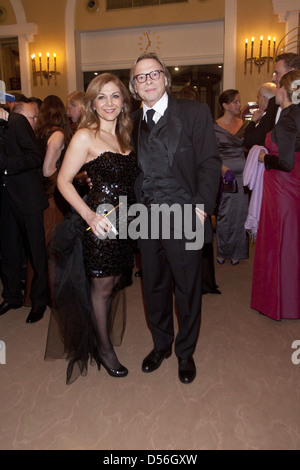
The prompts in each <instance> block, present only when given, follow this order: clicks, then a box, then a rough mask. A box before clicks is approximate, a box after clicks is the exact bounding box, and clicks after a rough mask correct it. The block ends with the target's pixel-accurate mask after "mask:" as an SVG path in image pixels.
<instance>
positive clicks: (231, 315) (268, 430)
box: [0, 246, 300, 451]
mask: <svg viewBox="0 0 300 470" xmlns="http://www.w3.org/2000/svg"><path fill="white" fill-rule="evenodd" d="M253 249H254V248H253V246H252V247H251V258H250V260H247V261H242V262H241V263H240V264H239V265H238V266H234V267H233V266H231V265H230V264H229V263H225V265H223V266H220V265H216V278H217V282H218V284H219V287H220V290H221V291H222V295H211V294H206V295H205V296H204V297H203V315H202V324H201V331H200V337H199V342H198V347H197V350H196V353H195V356H194V357H195V362H196V364H197V377H196V379H195V381H194V382H193V383H192V384H189V385H183V384H181V382H179V380H178V377H177V360H176V357H175V355H174V354H173V355H172V356H171V357H170V358H169V359H168V360H165V361H164V362H163V364H162V366H161V367H160V368H159V369H158V370H157V371H155V372H153V373H151V374H145V373H143V372H142V371H141V362H142V360H143V358H144V357H145V356H146V355H147V354H148V352H150V350H151V349H152V341H151V336H150V332H149V330H148V328H147V326H146V321H145V316H144V310H143V301H142V295H141V284H140V279H138V278H134V284H133V286H132V287H130V288H129V289H128V292H127V299H128V318H127V328H126V333H125V337H124V341H123V344H122V345H121V346H120V347H119V348H117V353H118V356H119V359H120V361H121V362H122V363H124V365H126V366H127V367H128V369H129V375H128V376H127V377H126V378H122V379H116V378H112V377H110V376H109V375H108V374H107V372H106V371H105V370H104V369H103V368H102V369H101V371H100V372H98V370H97V368H96V367H90V369H89V371H88V375H87V376H86V377H80V378H79V379H78V380H77V381H76V382H75V383H74V384H72V385H69V386H67V385H65V373H66V362H65V361H64V360H58V361H47V362H46V361H44V360H43V355H44V349H45V343H46V337H47V328H48V321H49V311H47V313H46V315H45V317H44V319H43V320H42V321H40V322H38V323H35V324H31V325H30V324H26V323H25V320H26V317H27V315H28V312H29V308H25V307H24V308H22V309H19V310H12V311H10V312H8V313H7V314H6V315H4V316H3V317H1V318H0V340H2V341H4V343H5V346H6V364H0V392H1V411H0V422H1V433H0V449H2V450H55V449H56V450H74V449H77V450H80V449H82V450H88V449H90V450H101V449H105V450H118V449H119V450H125V449H127V450H141V449H144V450H148V451H150V450H151V451H154V450H169V451H174V450H202V449H206V450H230V449H236V450H238V449H240V450H251V449H253V450H265V449H278V450H280V449H286V450H288V449H291V450H297V449H300V426H299V423H300V407H299V402H300V364H299V365H297V364H294V363H293V362H292V354H293V352H294V350H293V349H292V343H293V342H294V341H295V340H300V321H299V322H298V321H291V320H285V321H282V322H275V321H273V320H270V319H268V318H266V317H264V316H263V315H260V314H259V313H257V312H255V311H253V310H251V309H250V307H249V305H250V293H251V276H252V258H253Z"/></svg>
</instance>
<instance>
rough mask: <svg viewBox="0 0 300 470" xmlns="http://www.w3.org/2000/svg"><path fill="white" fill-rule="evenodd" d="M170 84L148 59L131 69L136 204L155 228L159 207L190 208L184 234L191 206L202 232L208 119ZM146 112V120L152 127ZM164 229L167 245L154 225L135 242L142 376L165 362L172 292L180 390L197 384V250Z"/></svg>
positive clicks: (209, 207)
mask: <svg viewBox="0 0 300 470" xmlns="http://www.w3.org/2000/svg"><path fill="white" fill-rule="evenodd" d="M170 84H171V78H170V75H169V72H168V70H167V68H166V67H165V66H164V64H163V63H162V62H161V60H160V59H159V58H158V57H157V56H156V55H155V54H153V53H150V54H144V55H142V56H140V57H139V58H138V59H137V61H136V62H135V64H134V66H133V67H132V70H131V77H130V84H129V87H130V90H131V92H132V93H133V96H134V97H135V98H137V99H141V100H142V102H143V107H142V108H140V109H139V110H138V111H136V112H135V113H134V114H133V121H134V129H133V134H132V139H133V143H134V148H135V150H136V153H137V155H138V161H139V166H140V168H141V170H142V172H141V174H140V176H139V177H138V179H137V181H136V188H135V189H136V197H137V200H138V202H140V203H142V204H143V205H144V206H146V207H147V209H148V220H147V222H148V223H149V224H150V225H151V222H153V220H154V218H155V216H157V215H158V216H159V217H160V222H161V221H165V219H166V217H167V216H166V212H168V210H166V212H164V210H162V211H161V212H160V214H157V210H158V209H157V208H158V207H159V206H160V205H162V204H165V205H166V206H165V208H166V207H167V208H170V207H172V205H174V204H176V205H179V207H180V208H181V209H182V212H184V209H185V208H186V207H187V206H189V207H190V208H192V211H193V212H191V213H192V214H193V216H192V218H193V220H190V222H191V223H192V227H193V228H192V227H190V229H191V230H194V228H195V224H196V221H197V220H196V219H197V216H196V215H195V208H196V205H197V206H198V205H202V204H203V205H204V210H203V211H200V212H198V214H199V218H200V219H202V224H204V231H205V229H206V225H207V222H204V221H205V218H206V216H207V214H211V213H212V212H213V210H214V207H215V201H216V196H217V191H218V187H219V181H220V171H221V160H220V157H219V153H218V150H217V144H216V138H215V132H214V128H213V122H212V117H211V113H210V111H209V108H208V106H207V105H206V104H203V103H200V102H198V101H191V100H177V99H174V98H172V97H170V96H168V93H167V92H168V90H169V89H170ZM147 111H150V114H151V112H152V114H153V116H152V125H151V122H150V121H151V118H149V117H148V114H147ZM147 117H148V119H147ZM174 217H175V216H174ZM156 220H157V219H156ZM168 223H169V227H168V228H170V236H169V237H167V238H166V237H165V236H164V233H163V228H162V224H161V225H160V227H159V229H158V236H155V237H152V238H151V237H150V236H148V237H145V238H141V239H140V240H139V243H140V245H139V246H140V249H141V254H142V267H143V286H144V296H145V305H146V314H147V319H148V322H149V325H150V328H151V332H152V337H153V342H154V349H153V350H152V351H151V353H150V354H149V355H148V356H147V357H146V358H145V359H144V361H143V365H142V370H143V371H144V372H152V371H154V370H156V369H157V368H158V367H159V366H160V365H161V363H162V361H163V360H164V359H166V358H168V357H169V356H170V355H171V352H172V344H173V341H174V326H173V289H174V294H175V302H176V308H177V316H178V333H177V336H176V340H175V354H176V356H177V358H178V375H179V379H180V380H181V381H182V382H183V383H190V382H192V381H193V380H194V378H195V376H196V366H195V363H194V359H193V354H194V351H195V348H196V343H197V338H198V334H199V328H200V316H201V263H202V250H201V249H200V248H201V247H199V246H198V247H197V248H196V249H190V248H187V239H186V237H185V233H181V237H180V238H178V237H177V236H176V234H175V231H174V226H175V221H174V220H173V219H172V217H169V222H168ZM197 227H198V229H199V224H198V225H197ZM208 228H209V227H208ZM196 234H197V232H196ZM148 235H149V234H148Z"/></svg>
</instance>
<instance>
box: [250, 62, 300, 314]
mask: <svg viewBox="0 0 300 470" xmlns="http://www.w3.org/2000/svg"><path fill="white" fill-rule="evenodd" d="M297 84H298V85H297ZM299 84H300V71H299V70H292V71H290V72H288V73H286V74H285V75H283V77H282V78H281V80H280V84H279V88H277V90H276V103H277V104H279V105H280V107H281V108H282V111H281V113H280V118H279V120H278V122H277V124H276V125H275V127H274V129H273V131H271V132H269V133H268V134H267V136H266V141H265V148H266V149H267V150H268V153H265V152H264V151H263V150H261V151H260V154H259V161H260V162H263V163H264V165H265V172H264V182H263V197H262V204H261V211H260V219H259V227H258V232H257V239H256V247H255V257H254V267H253V283H252V297H251V307H252V308H253V309H255V310H257V311H258V312H260V313H263V314H264V315H267V316H268V317H270V318H272V319H273V320H281V319H283V318H289V319H299V318H300V289H299V286H300V105H299V104H295V103H299V98H298V96H299V91H300V90H299V89H300V86H299ZM293 96H294V98H295V99H294V103H293Z"/></svg>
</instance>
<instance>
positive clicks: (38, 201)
mask: <svg viewBox="0 0 300 470" xmlns="http://www.w3.org/2000/svg"><path fill="white" fill-rule="evenodd" d="M30 109H31V108H30ZM32 109H33V108H32ZM30 118H32V121H34V116H29V115H28V117H25V116H24V115H22V114H19V113H14V112H12V113H11V114H10V115H9V119H8V123H7V128H6V130H5V136H4V143H5V146H2V147H1V170H2V178H1V180H2V181H1V185H2V195H1V227H0V241H1V257H2V281H3V299H4V300H3V302H2V303H1V304H0V315H3V314H5V313H6V312H7V311H9V310H10V309H16V308H19V307H21V306H22V300H23V295H22V290H21V283H20V280H21V270H22V261H23V253H24V251H23V249H24V247H25V250H26V252H27V254H28V256H29V259H30V261H31V264H32V267H33V270H34V277H33V280H32V284H31V291H30V297H31V301H32V309H31V311H30V313H29V315H28V317H27V319H26V322H27V323H34V322H36V321H38V320H40V319H41V318H42V317H43V314H44V311H45V309H46V307H47V303H48V275H47V252H46V245H45V233H44V224H43V211H44V209H46V207H48V200H47V197H46V194H45V191H44V187H43V184H42V179H41V166H42V155H41V153H40V151H39V148H38V144H37V141H36V137H35V134H34V132H33V129H32V126H31V125H30V123H29V119H30Z"/></svg>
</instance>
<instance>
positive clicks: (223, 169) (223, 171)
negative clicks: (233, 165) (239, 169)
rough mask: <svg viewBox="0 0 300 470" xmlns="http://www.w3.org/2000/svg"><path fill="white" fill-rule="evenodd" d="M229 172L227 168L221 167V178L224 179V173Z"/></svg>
mask: <svg viewBox="0 0 300 470" xmlns="http://www.w3.org/2000/svg"><path fill="white" fill-rule="evenodd" d="M228 170H230V168H228V166H225V165H222V170H221V171H222V178H224V176H225V173H226V171H228Z"/></svg>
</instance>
